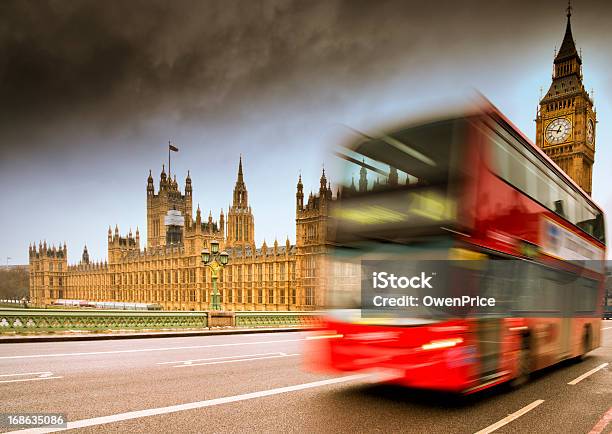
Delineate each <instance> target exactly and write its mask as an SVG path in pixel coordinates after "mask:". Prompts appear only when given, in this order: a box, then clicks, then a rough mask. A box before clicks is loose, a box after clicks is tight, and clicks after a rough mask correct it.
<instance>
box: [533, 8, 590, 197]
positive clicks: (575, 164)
mask: <svg viewBox="0 0 612 434" xmlns="http://www.w3.org/2000/svg"><path fill="white" fill-rule="evenodd" d="M571 12H572V9H571V6H568V8H567V25H566V28H565V36H564V37H563V42H562V43H561V48H560V49H559V52H558V53H556V56H555V60H554V63H553V75H552V84H551V85H550V88H549V89H548V92H547V93H546V95H545V96H544V98H542V100H541V101H540V105H539V108H538V113H537V117H536V144H537V145H538V146H539V147H540V148H542V150H544V152H545V153H546V155H548V156H549V157H550V158H552V160H553V161H554V162H555V163H557V165H558V166H559V167H560V168H561V169H563V170H564V171H565V173H567V174H568V175H569V176H570V177H571V178H572V179H573V180H574V181H575V182H576V183H577V184H578V185H579V186H580V187H581V188H582V189H583V190H584V191H585V192H586V193H587V194H589V195H590V194H591V191H592V188H591V187H592V178H593V171H592V168H593V162H594V160H595V124H596V122H597V121H596V113H595V110H594V108H593V100H592V98H591V97H590V96H589V94H588V93H587V91H586V90H585V88H584V84H583V82H582V58H581V56H580V54H579V53H578V51H577V50H576V44H575V43H574V38H573V36H572V26H571V16H572V13H571Z"/></svg>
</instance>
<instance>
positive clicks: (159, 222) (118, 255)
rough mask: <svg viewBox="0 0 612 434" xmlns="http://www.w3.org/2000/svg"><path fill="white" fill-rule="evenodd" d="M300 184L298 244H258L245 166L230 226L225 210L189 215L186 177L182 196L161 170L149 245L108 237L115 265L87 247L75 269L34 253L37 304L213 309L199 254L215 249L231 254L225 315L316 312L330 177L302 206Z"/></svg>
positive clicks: (150, 192) (53, 254)
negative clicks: (111, 303) (94, 303)
mask: <svg viewBox="0 0 612 434" xmlns="http://www.w3.org/2000/svg"><path fill="white" fill-rule="evenodd" d="M303 188H304V187H303V184H302V179H301V176H300V178H299V181H298V184H297V193H296V243H295V244H294V245H292V244H290V242H289V240H288V239H287V240H286V241H285V242H284V243H278V242H277V241H275V242H274V244H273V245H271V246H268V245H267V244H266V242H265V241H264V243H263V245H261V246H260V247H257V246H256V245H255V241H254V240H255V222H254V217H253V213H252V209H251V206H250V205H249V202H248V191H247V187H246V183H245V181H244V173H243V168H242V159H240V162H239V165H238V176H237V180H236V184H235V187H234V192H233V197H232V204H231V205H230V207H229V210H228V214H227V220H226V216H225V215H224V213H223V210H221V213H220V215H219V218H218V220H213V216H212V214H209V215H208V218H207V219H203V218H202V213H201V210H200V208H199V206H198V208H197V210H196V212H195V218H194V217H193V214H192V209H193V208H192V193H193V187H192V182H191V178H190V176H189V172H188V174H187V177H186V179H185V188H184V191H183V192H181V191H180V189H179V186H178V183H177V181H176V177H175V178H174V179H171V178H170V177H169V176H168V175H166V173H165V168H162V172H161V175H160V180H159V186H158V189H157V192H156V191H155V185H154V181H153V177H152V175H151V172H149V177H148V179H147V188H146V195H147V200H146V203H147V238H146V246H144V247H141V239H140V232H139V230H138V229H136V232H135V233H132V232H131V230H130V232H129V233H128V234H125V235H121V234H120V232H119V228H118V227H115V228H114V230H113V229H112V228H110V227H109V229H108V259H107V261H104V262H92V261H90V259H89V254H88V252H87V247H85V249H84V251H83V254H82V256H81V259H80V261H79V262H78V264H74V265H69V264H68V250H67V247H66V245H65V244H64V245H63V246H60V247H55V246H49V245H47V243H46V242H44V243H39V244H38V246H36V245H31V246H30V249H29V258H30V301H31V303H33V304H34V305H37V306H42V305H48V304H52V303H53V302H54V301H56V300H58V299H68V300H86V301H115V302H128V303H134V302H135V303H149V304H159V305H161V306H162V308H163V309H165V310H206V309H208V308H209V305H210V302H211V294H212V281H211V275H210V270H209V269H208V268H207V267H205V266H203V264H202V262H201V259H200V252H201V251H202V249H204V248H210V242H211V241H212V240H217V241H218V242H219V243H220V249H222V250H226V251H227V252H228V253H229V254H230V260H229V264H228V265H227V266H226V267H224V269H223V272H222V273H221V275H220V277H219V281H218V284H219V291H220V293H221V297H222V306H223V309H224V310H229V311H231V310H235V311H240V310H268V311H288V310H312V309H316V308H317V307H318V306H321V305H322V304H323V302H324V298H323V297H324V293H325V279H324V278H323V276H324V275H325V260H324V258H325V255H326V253H327V250H328V246H327V245H326V241H325V240H326V231H327V215H328V207H329V204H330V203H331V202H332V201H333V200H334V197H333V195H332V191H331V185H330V184H329V183H328V181H327V179H326V176H325V171H323V174H322V175H321V179H320V188H319V191H318V192H316V193H311V194H310V195H309V197H308V200H307V201H306V203H304V191H303Z"/></svg>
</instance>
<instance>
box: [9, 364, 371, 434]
mask: <svg viewBox="0 0 612 434" xmlns="http://www.w3.org/2000/svg"><path fill="white" fill-rule="evenodd" d="M370 375H371V374H355V375H348V376H345V377H338V378H330V379H328V380H321V381H314V382H312V383H303V384H296V385H294V386H287V387H279V388H276V389H269V390H261V391H259V392H251V393H244V394H242V395H234V396H225V397H223V398H215V399H209V400H206V401H197V402H189V403H187V404H178V405H171V406H168V407H159V408H150V409H148V410H137V411H129V412H127V413H119V414H113V415H110V416H100V417H94V418H91V419H82V420H77V421H74V422H68V424H67V426H66V428H33V429H24V430H19V431H12V433H50V432H57V431H65V430H69V429H76V428H85V427H88V426H97V425H104V424H107V423H113V422H121V421H124V420H131V419H138V418H141V417H148V416H158V415H161V414H168V413H176V412H178V411H185V410H195V409H198V408H205V407H212V406H215V405H221V404H229V403H232V402H239V401H246V400H249V399H255V398H263V397H266V396H272V395H278V394H281V393H288V392H297V391H299V390H306V389H312V388H315V387H322V386H328V385H331V384H338V383H346V382H348V381H357V380H362V379H366V378H367V377H369V376H370Z"/></svg>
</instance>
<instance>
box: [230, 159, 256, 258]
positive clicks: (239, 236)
mask: <svg viewBox="0 0 612 434" xmlns="http://www.w3.org/2000/svg"><path fill="white" fill-rule="evenodd" d="M254 242H255V221H254V219H253V213H252V212H251V207H250V206H249V198H248V192H247V188H246V184H245V183H244V177H243V174H242V156H240V162H239V163H238V179H237V180H236V186H235V187H234V196H233V201H232V205H230V207H229V212H228V213H227V246H228V247H241V246H250V245H253V243H254Z"/></svg>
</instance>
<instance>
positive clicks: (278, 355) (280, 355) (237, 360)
mask: <svg viewBox="0 0 612 434" xmlns="http://www.w3.org/2000/svg"><path fill="white" fill-rule="evenodd" d="M295 356H299V354H297V353H296V354H277V355H275V356H264V357H252V358H249V359H233V360H218V361H216V362H205V363H193V362H188V363H185V364H183V365H176V366H173V368H189V367H191V366H204V365H220V364H223V363H240V362H249V361H252V360H266V359H278V358H281V357H295Z"/></svg>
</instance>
